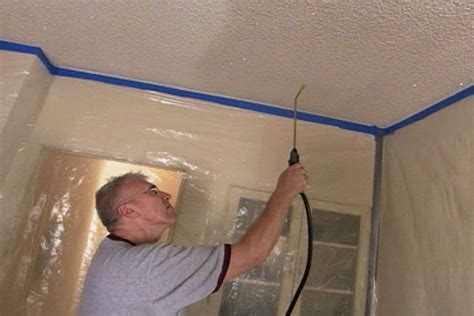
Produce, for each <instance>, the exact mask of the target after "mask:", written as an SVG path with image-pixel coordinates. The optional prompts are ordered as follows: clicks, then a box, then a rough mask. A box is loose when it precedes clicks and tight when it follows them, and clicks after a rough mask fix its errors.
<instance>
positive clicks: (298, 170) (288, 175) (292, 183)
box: [275, 162, 309, 199]
mask: <svg viewBox="0 0 474 316" xmlns="http://www.w3.org/2000/svg"><path fill="white" fill-rule="evenodd" d="M308 179H309V177H308V173H307V172H306V170H305V169H304V167H303V165H302V164H301V163H299V162H298V163H295V164H294V165H292V166H289V167H288V169H286V170H285V171H283V173H282V174H281V175H280V177H279V178H278V184H277V187H276V189H275V194H278V195H280V196H283V197H287V198H288V199H292V198H293V197H294V196H295V195H297V194H298V193H301V192H303V191H304V189H305V188H306V186H307V185H308V183H309V182H308Z"/></svg>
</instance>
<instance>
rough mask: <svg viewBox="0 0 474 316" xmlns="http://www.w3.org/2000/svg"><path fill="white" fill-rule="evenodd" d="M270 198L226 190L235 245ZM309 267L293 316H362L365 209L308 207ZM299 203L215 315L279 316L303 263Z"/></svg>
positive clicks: (303, 224)
mask: <svg viewBox="0 0 474 316" xmlns="http://www.w3.org/2000/svg"><path fill="white" fill-rule="evenodd" d="M269 196H270V193H266V192H260V191H254V190H247V189H242V188H235V187H233V188H231V190H230V194H229V198H230V199H229V205H228V216H229V219H228V220H229V222H232V227H233V229H232V230H231V231H232V240H233V241H234V242H235V241H238V240H239V238H240V237H241V236H242V235H243V234H244V233H245V231H246V230H247V228H248V227H249V226H250V225H251V223H253V222H254V221H255V219H256V218H257V217H258V215H259V214H260V213H261V212H262V211H263V210H264V208H265V205H266V202H267V200H268V198H269ZM310 204H311V206H312V208H313V231H314V238H313V262H312V266H311V271H310V276H309V278H308V281H307V283H306V286H305V288H304V290H303V292H302V294H301V296H300V299H299V301H298V304H297V306H296V308H295V311H294V315H362V314H363V310H364V303H365V300H364V298H365V287H366V281H365V279H366V276H367V272H366V269H367V249H368V237H369V224H370V218H369V217H368V214H370V212H369V208H363V207H357V206H351V205H341V204H337V203H330V202H324V201H316V200H312V201H310ZM306 235H307V230H306V220H305V215H304V211H303V203H302V202H301V201H299V200H298V199H295V203H293V205H292V207H291V210H290V215H289V216H288V218H287V221H286V222H285V225H284V229H283V231H282V233H281V236H280V238H279V241H278V243H277V245H276V246H275V248H274V249H273V251H272V253H271V254H270V256H269V258H268V259H267V261H266V262H265V264H264V265H263V266H262V267H260V268H257V269H255V270H252V271H249V272H247V273H245V274H244V275H242V276H240V277H239V278H238V279H236V280H233V281H232V282H227V283H226V284H225V285H224V287H223V291H222V296H221V300H220V305H219V315H220V316H229V315H259V316H260V315H263V316H265V315H282V314H284V312H285V311H286V308H287V305H288V303H289V301H290V299H291V297H292V295H293V293H294V291H295V290H296V287H297V286H298V284H299V281H300V280H301V276H302V273H303V270H304V264H305V260H306V247H307V239H306V238H307V236H306Z"/></svg>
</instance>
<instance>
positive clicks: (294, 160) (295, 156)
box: [288, 148, 300, 166]
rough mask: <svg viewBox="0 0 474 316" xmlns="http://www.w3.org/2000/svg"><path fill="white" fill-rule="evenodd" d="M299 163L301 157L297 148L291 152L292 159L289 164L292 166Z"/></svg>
mask: <svg viewBox="0 0 474 316" xmlns="http://www.w3.org/2000/svg"><path fill="white" fill-rule="evenodd" d="M299 161H300V155H299V154H298V151H297V150H296V148H293V149H292V150H291V152H290V159H289V160H288V164H289V165H290V166H292V165H294V164H295V163H297V162H299Z"/></svg>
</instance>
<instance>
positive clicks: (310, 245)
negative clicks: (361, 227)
mask: <svg viewBox="0 0 474 316" xmlns="http://www.w3.org/2000/svg"><path fill="white" fill-rule="evenodd" d="M300 196H301V198H302V199H303V203H304V208H305V210H306V221H307V223H308V255H307V257H306V267H305V269H304V272H303V276H302V277H301V281H300V284H299V285H298V288H297V289H296V292H295V294H294V295H293V298H292V299H291V302H290V305H289V306H288V309H287V311H286V313H285V315H286V316H290V315H291V312H292V311H293V308H295V305H296V302H297V301H298V298H299V296H300V294H301V291H303V287H304V285H305V283H306V280H307V279H308V276H309V270H310V269H311V261H312V259H313V218H312V215H311V206H310V205H309V202H308V198H307V197H306V194H304V192H301V193H300Z"/></svg>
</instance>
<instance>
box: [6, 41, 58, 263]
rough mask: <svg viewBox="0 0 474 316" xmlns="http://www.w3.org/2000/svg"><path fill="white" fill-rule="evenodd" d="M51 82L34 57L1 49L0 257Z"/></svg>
mask: <svg viewBox="0 0 474 316" xmlns="http://www.w3.org/2000/svg"><path fill="white" fill-rule="evenodd" d="M51 81H52V77H51V76H50V74H49V73H48V71H47V69H46V68H45V67H44V66H43V64H42V63H41V62H40V61H39V59H37V58H36V57H35V56H32V55H27V54H18V53H13V52H8V51H1V50H0V210H1V211H0V212H1V216H2V220H1V221H0V257H2V253H3V252H4V250H5V247H6V246H7V245H8V243H7V240H8V238H9V234H10V232H11V231H10V227H11V225H12V223H13V221H14V217H15V215H16V214H15V211H16V210H17V208H18V207H19V203H21V199H22V197H23V195H24V193H25V192H24V189H25V186H26V183H27V181H28V178H27V176H28V174H29V173H30V172H31V171H32V170H33V168H34V164H35V159H34V157H35V156H37V154H38V151H37V147H36V148H35V146H28V145H27V144H28V143H29V141H30V137H31V136H32V132H33V129H34V126H35V122H36V120H37V118H38V115H39V113H40V112H41V109H42V107H43V104H44V100H45V97H46V95H47V93H48V89H49V86H50V84H51ZM25 176H26V177H25ZM4 262H5V261H4V260H0V267H2V264H3V263H4Z"/></svg>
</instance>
